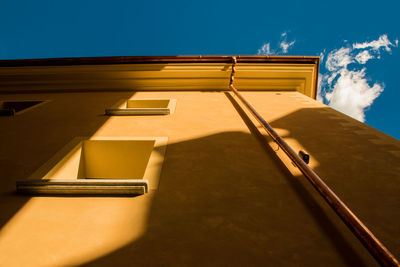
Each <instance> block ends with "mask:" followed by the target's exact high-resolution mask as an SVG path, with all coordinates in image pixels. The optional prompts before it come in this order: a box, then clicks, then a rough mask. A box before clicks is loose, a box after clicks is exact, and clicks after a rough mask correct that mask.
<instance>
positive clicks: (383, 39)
mask: <svg viewBox="0 0 400 267" xmlns="http://www.w3.org/2000/svg"><path fill="white" fill-rule="evenodd" d="M397 43H398V41H397V42H396V45H394V44H393V43H392V42H390V40H389V38H388V37H387V35H386V34H383V35H381V36H379V39H378V40H375V41H371V42H364V43H355V44H353V48H354V49H364V48H369V47H371V48H372V49H373V50H375V51H379V49H380V48H381V47H384V48H385V50H386V51H387V52H390V51H391V49H390V47H391V46H397Z"/></svg>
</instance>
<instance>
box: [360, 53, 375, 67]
mask: <svg viewBox="0 0 400 267" xmlns="http://www.w3.org/2000/svg"><path fill="white" fill-rule="evenodd" d="M372 58H374V56H373V55H371V54H370V53H369V51H368V50H364V51H362V52H360V53H358V54H357V56H356V60H357V61H358V62H359V63H360V64H365V63H367V61H368V60H370V59H372Z"/></svg>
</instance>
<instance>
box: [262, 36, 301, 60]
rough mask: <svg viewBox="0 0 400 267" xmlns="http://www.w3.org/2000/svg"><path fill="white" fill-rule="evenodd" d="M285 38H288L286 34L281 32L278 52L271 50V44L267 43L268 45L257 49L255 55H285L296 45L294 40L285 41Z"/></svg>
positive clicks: (265, 44)
mask: <svg viewBox="0 0 400 267" xmlns="http://www.w3.org/2000/svg"><path fill="white" fill-rule="evenodd" d="M287 36H288V33H287V32H283V33H282V34H281V38H280V41H279V43H278V45H279V50H278V49H277V50H276V51H275V50H273V49H272V48H271V44H270V43H269V42H268V43H264V44H263V45H262V46H261V48H260V49H258V51H257V55H273V54H276V53H283V54H286V53H287V52H288V51H289V49H290V48H291V47H292V46H293V45H294V44H295V43H296V40H293V41H288V40H287Z"/></svg>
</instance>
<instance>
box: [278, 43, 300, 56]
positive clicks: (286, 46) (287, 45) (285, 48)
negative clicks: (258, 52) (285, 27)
mask: <svg viewBox="0 0 400 267" xmlns="http://www.w3.org/2000/svg"><path fill="white" fill-rule="evenodd" d="M295 42H296V41H292V42H289V43H288V42H286V40H283V41H282V42H281V43H280V44H279V46H280V47H281V49H282V53H284V54H286V53H287V52H288V50H289V48H290V47H291V46H293V45H294V43H295Z"/></svg>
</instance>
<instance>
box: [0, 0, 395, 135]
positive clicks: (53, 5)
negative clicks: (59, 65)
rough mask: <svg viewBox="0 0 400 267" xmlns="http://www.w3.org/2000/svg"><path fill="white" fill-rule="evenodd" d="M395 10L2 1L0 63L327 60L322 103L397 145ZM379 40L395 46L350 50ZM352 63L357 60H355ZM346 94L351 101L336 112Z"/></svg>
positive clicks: (316, 4)
mask: <svg viewBox="0 0 400 267" xmlns="http://www.w3.org/2000/svg"><path fill="white" fill-rule="evenodd" d="M399 10H400V1H398V0H393V1H379V3H378V2H376V1H373V2H372V1H348V0H346V1H334V2H324V1H279V2H278V1H216V0H214V1H208V0H205V1H119V0H114V1H103V0H97V1H86V0H79V1H75V0H70V1H61V0H59V1H40V0H37V1H23V0H22V1H16V0H13V1H8V0H6V1H5V0H2V1H1V8H0V34H1V35H0V59H22V58H51V57H83V56H85V57H89V56H121V55H123V56H136V55H198V54H201V55H221V54H222V55H230V54H241V55H255V54H257V53H258V52H259V50H260V49H261V48H262V47H263V46H264V45H266V44H268V43H269V46H270V51H269V52H270V53H273V54H287V55H321V53H323V55H324V61H323V62H322V66H321V74H322V75H321V77H324V79H325V80H323V81H322V82H323V83H324V86H323V87H322V90H323V92H328V96H329V93H332V94H331V98H330V101H329V99H327V98H326V97H325V96H323V97H324V101H325V103H330V104H331V105H333V106H335V107H336V108H338V109H340V108H343V106H345V107H344V108H345V109H346V112H348V113H349V112H350V113H351V112H355V113H354V114H356V115H354V114H353V116H356V117H357V116H360V110H361V112H362V114H363V116H365V117H364V120H365V123H367V124H369V125H371V126H373V127H375V128H377V129H379V130H381V131H383V132H385V133H387V134H389V135H392V136H394V137H396V138H398V139H400V126H399V124H400V123H399V118H398V115H397V114H398V112H397V106H398V103H399V101H398V100H397V99H399V97H400V81H399V79H397V77H398V76H399V73H398V67H397V63H398V62H400V52H399V48H398V45H397V47H396V40H398V39H399V38H400V22H399V20H398V13H399ZM282 34H284V36H282ZM382 36H383V37H384V36H386V37H387V40H388V41H389V42H390V43H391V44H392V45H388V47H389V50H390V51H389V50H388V49H387V48H386V47H384V46H383V47H379V48H378V49H374V48H373V47H372V46H369V47H366V48H356V47H357V45H356V44H366V45H368V44H371V42H373V41H377V40H380V39H379V38H383V37H382ZM381 40H382V39H381ZM282 41H285V42H286V43H287V44H290V43H291V42H293V41H294V43H293V45H291V46H290V47H288V51H287V53H284V52H285V51H283V50H282V48H280V44H281V43H282ZM386 44H387V43H386ZM264 47H265V46H264ZM375 48H376V46H375ZM340 49H342V50H340ZM338 51H339V52H338ZM346 51H347V52H348V53H347V54H346V53H341V52H346ZM364 51H367V52H368V54H369V55H372V56H373V57H374V58H371V59H369V60H368V61H367V62H365V64H361V63H360V61H357V59H356V57H357V55H358V54H359V53H360V52H364ZM260 52H263V53H266V52H267V50H266V49H264V50H263V51H260ZM367 52H364V54H363V55H364V56H365V54H366V53H367ZM346 55H347V56H348V57H347V59H349V60H350V61H349V62H350V63H349V64H345V65H343V64H341V63H340V62H342V63H343V61H340V60H342V59H345V58H346ZM340 56H342V57H340ZM329 58H330V62H331V63H332V62H336V65H335V66H336V67H335V66H333V67H332V65H330V66H331V68H330V69H331V71H329V70H328V68H327V67H326V62H327V61H328V59H329ZM333 59H335V60H333ZM358 59H359V60H361V62H363V59H361V56H359V57H358ZM365 59H366V57H364V60H365ZM338 62H339V63H338ZM338 64H339V65H338ZM364 68H365V70H364V71H362V70H363V69H364ZM332 69H333V70H332ZM333 76H335V78H332V79H331V80H332V82H331V84H329V83H328V80H329V77H333ZM374 85H375V86H374ZM357 90H358V91H357ZM360 92H361V93H360ZM343 93H345V94H344V95H345V96H346V97H352V98H351V100H350V101H347V102H346V101H345V102H344V103H342V104H341V106H340V105H339V104H338V103H339V102H340V100H341V99H340V97H339V96H341V95H343ZM374 94H375V95H374ZM332 95H333V96H332ZM371 95H372V96H371ZM368 97H369V99H366V98H368ZM332 99H333V100H332ZM371 99H372V104H370V105H368V103H369V102H371V101H370V100H371ZM368 101H369V102H368ZM360 102H362V103H361V104H362V105H361V106H360ZM352 105H353V106H357V107H358V108H357V107H354V109H352ZM349 110H350V111H349ZM357 112H358V113H357ZM359 119H360V118H359Z"/></svg>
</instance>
